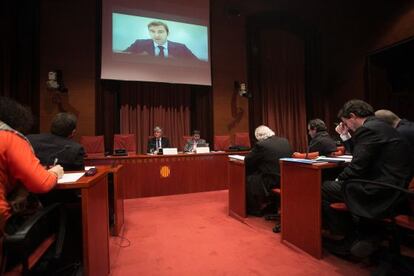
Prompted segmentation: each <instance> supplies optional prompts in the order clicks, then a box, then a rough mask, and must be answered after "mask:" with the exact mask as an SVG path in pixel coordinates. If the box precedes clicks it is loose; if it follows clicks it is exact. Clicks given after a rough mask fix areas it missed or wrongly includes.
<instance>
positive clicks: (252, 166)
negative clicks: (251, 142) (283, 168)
mask: <svg viewBox="0 0 414 276" xmlns="http://www.w3.org/2000/svg"><path fill="white" fill-rule="evenodd" d="M292 153H293V152H292V148H291V146H290V144H289V142H288V140H287V139H286V138H282V137H277V136H272V137H269V138H267V139H266V140H263V141H260V142H258V143H256V145H255V146H254V147H253V148H252V150H251V152H250V153H249V154H248V155H247V156H246V158H245V159H244V164H245V167H246V174H247V177H248V179H252V181H254V182H255V183H249V185H250V186H251V187H252V188H253V187H256V188H253V189H256V190H255V191H253V193H254V194H263V190H265V192H268V190H269V189H270V188H272V187H274V186H276V185H278V183H279V180H280V168H279V159H280V158H284V157H291V156H292ZM249 175H255V176H256V177H250V178H249Z"/></svg>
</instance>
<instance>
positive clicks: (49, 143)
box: [27, 113, 85, 171]
mask: <svg viewBox="0 0 414 276" xmlns="http://www.w3.org/2000/svg"><path fill="white" fill-rule="evenodd" d="M76 125H77V118H76V116H75V115H74V114H71V113H58V114H57V115H56V116H55V117H54V118H53V121H52V125H51V128H50V133H41V134H32V135H28V136H27V138H28V139H29V141H30V143H31V144H32V146H33V149H34V151H35V154H36V157H37V158H39V160H40V163H41V164H43V165H45V166H49V165H54V163H56V162H57V164H60V165H61V166H62V167H63V168H64V170H65V171H77V170H83V169H84V161H83V157H84V155H85V151H84V149H83V147H82V145H80V144H79V143H77V142H75V141H73V140H72V138H73V136H74V135H75V133H76Z"/></svg>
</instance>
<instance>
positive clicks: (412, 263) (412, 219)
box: [331, 178, 414, 275]
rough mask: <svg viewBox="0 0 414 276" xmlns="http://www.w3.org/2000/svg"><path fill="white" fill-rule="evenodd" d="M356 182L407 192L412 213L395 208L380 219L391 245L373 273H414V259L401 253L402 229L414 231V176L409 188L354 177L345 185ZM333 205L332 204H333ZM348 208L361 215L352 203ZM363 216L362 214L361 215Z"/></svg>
mask: <svg viewBox="0 0 414 276" xmlns="http://www.w3.org/2000/svg"><path fill="white" fill-rule="evenodd" d="M352 182H356V183H358V184H360V185H361V184H369V185H371V186H378V187H380V188H383V189H384V188H385V189H390V190H397V191H399V192H400V193H402V194H405V195H406V196H407V197H408V201H409V206H410V213H409V214H398V213H396V212H395V211H396V210H394V212H393V213H394V214H393V215H391V216H390V217H387V218H384V219H382V220H380V221H381V222H382V223H383V224H385V226H386V230H388V231H387V232H388V234H389V235H390V238H389V246H388V250H387V252H386V254H385V256H382V257H381V259H380V264H379V267H378V269H377V271H375V272H374V273H373V275H389V273H391V272H392V270H393V269H396V270H398V271H399V272H400V273H401V274H402V275H414V260H413V258H411V257H408V256H403V255H401V249H400V245H401V240H400V237H401V234H400V230H401V228H402V229H405V230H407V231H414V178H413V179H412V180H411V183H410V185H409V188H408V189H404V188H401V187H398V186H394V185H390V184H387V183H381V182H377V181H370V180H364V179H353V180H351V181H347V182H345V183H344V185H349V183H352ZM344 191H345V197H346V195H347V189H346V188H345V190H344ZM331 206H332V205H331ZM347 209H349V210H350V211H351V213H352V214H356V215H357V216H361V215H360V214H359V211H358V210H356V209H354V208H353V206H352V205H350V206H347ZM361 217H362V216H361Z"/></svg>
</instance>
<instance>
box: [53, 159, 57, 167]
mask: <svg viewBox="0 0 414 276" xmlns="http://www.w3.org/2000/svg"><path fill="white" fill-rule="evenodd" d="M57 162H58V159H57V157H56V158H55V160H54V161H53V167H54V166H56V164H57Z"/></svg>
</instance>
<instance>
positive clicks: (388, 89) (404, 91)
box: [367, 38, 414, 120]
mask: <svg viewBox="0 0 414 276" xmlns="http://www.w3.org/2000/svg"><path fill="white" fill-rule="evenodd" d="M367 100H368V102H369V103H371V104H372V105H373V107H374V108H375V109H389V110H391V111H393V112H395V113H396V114H397V115H398V116H399V117H401V118H406V119H408V120H413V119H414V108H413V103H414V38H410V39H407V40H404V41H401V42H399V43H396V44H394V45H391V46H389V47H387V48H384V49H380V50H377V51H375V52H374V53H372V54H370V55H368V58H367Z"/></svg>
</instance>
